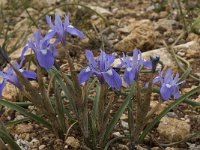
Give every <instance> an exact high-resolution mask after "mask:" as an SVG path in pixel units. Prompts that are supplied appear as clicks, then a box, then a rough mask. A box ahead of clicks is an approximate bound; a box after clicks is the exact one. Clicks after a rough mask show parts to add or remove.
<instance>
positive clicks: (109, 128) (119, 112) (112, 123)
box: [102, 84, 135, 145]
mask: <svg viewBox="0 0 200 150" xmlns="http://www.w3.org/2000/svg"><path fill="white" fill-rule="evenodd" d="M134 86H135V85H134V84H132V86H131V89H130V94H129V95H128V96H127V97H126V99H125V100H124V102H123V103H122V105H121V106H120V107H119V109H118V110H117V112H116V113H115V115H114V116H113V118H112V120H111V121H110V122H109V124H108V126H107V128H106V131H105V133H104V135H103V140H102V143H103V145H105V142H106V140H107V138H108V136H109V134H110V132H111V131H112V130H113V128H114V127H115V125H116V123H117V121H118V120H119V118H120V117H121V115H122V113H123V112H124V111H125V109H126V107H127V106H128V104H129V102H130V100H131V99H132V98H133V94H134Z"/></svg>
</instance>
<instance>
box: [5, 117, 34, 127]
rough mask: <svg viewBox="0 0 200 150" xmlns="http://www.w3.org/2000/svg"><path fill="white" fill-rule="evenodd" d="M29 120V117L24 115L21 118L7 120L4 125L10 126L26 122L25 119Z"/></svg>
mask: <svg viewBox="0 0 200 150" xmlns="http://www.w3.org/2000/svg"><path fill="white" fill-rule="evenodd" d="M29 120H30V118H29V117H25V118H22V119H19V120H13V121H9V122H7V123H5V125H6V126H12V125H16V124H19V123H22V122H26V121H29Z"/></svg>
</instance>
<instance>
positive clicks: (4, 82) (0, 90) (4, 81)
mask: <svg viewBox="0 0 200 150" xmlns="http://www.w3.org/2000/svg"><path fill="white" fill-rule="evenodd" d="M2 80H3V81H2V82H1V83H0V97H1V96H2V91H3V89H4V87H5V85H6V79H2Z"/></svg>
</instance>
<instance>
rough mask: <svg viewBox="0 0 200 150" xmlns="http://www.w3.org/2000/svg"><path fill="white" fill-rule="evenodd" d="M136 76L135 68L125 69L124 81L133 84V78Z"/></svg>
mask: <svg viewBox="0 0 200 150" xmlns="http://www.w3.org/2000/svg"><path fill="white" fill-rule="evenodd" d="M134 78H135V69H133V68H131V70H127V68H126V70H125V71H124V81H125V82H126V83H127V84H128V85H131V84H132V82H133V80H134Z"/></svg>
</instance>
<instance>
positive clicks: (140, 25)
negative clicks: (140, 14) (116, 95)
mask: <svg viewBox="0 0 200 150" xmlns="http://www.w3.org/2000/svg"><path fill="white" fill-rule="evenodd" d="M131 28H133V30H132V32H131V33H130V34H129V35H128V36H126V37H125V38H124V39H122V40H121V41H120V42H118V43H117V44H116V45H115V46H114V49H116V50H119V51H127V52H128V51H132V50H133V49H134V48H140V49H141V50H142V49H144V48H145V49H151V48H152V47H153V46H154V44H155V40H156V37H157V36H158V34H159V33H158V32H155V30H154V26H153V24H152V23H151V22H150V21H149V20H142V21H136V22H134V24H133V26H132V27H131Z"/></svg>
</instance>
